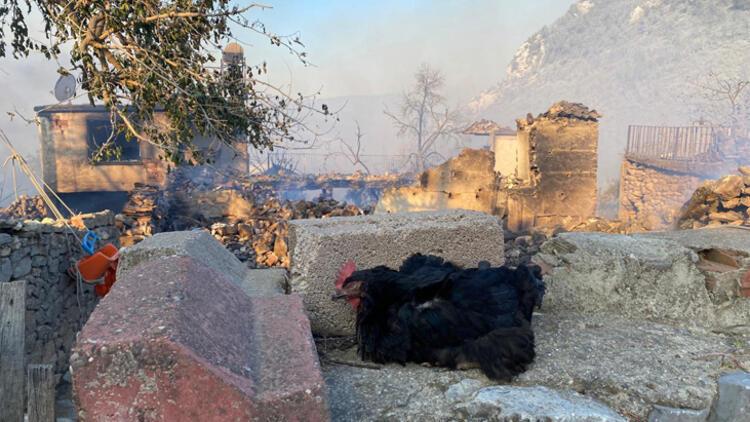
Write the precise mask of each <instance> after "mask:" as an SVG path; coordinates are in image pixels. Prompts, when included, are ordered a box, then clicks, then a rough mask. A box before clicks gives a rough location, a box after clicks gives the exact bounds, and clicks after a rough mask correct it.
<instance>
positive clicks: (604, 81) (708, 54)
mask: <svg viewBox="0 0 750 422" xmlns="http://www.w3.org/2000/svg"><path fill="white" fill-rule="evenodd" d="M749 63H750V0H579V1H578V2H577V3H575V4H573V5H572V6H571V8H570V10H569V11H568V13H567V14H565V15H564V16H563V17H561V18H560V19H558V20H557V21H556V22H555V23H553V24H552V25H550V26H549V27H545V28H542V29H541V30H540V31H539V32H537V33H536V34H534V35H532V36H531V37H530V38H529V40H528V41H526V42H525V43H524V44H523V45H521V47H520V48H519V49H518V52H517V53H516V55H515V57H514V59H513V61H512V62H511V63H510V65H509V66H508V69H507V74H506V75H505V78H504V79H503V80H502V82H500V83H499V84H498V85H497V86H496V87H494V88H492V89H489V90H487V91H485V92H484V93H482V94H480V95H479V96H477V97H476V98H475V99H474V101H472V102H471V104H470V107H471V109H472V110H473V111H474V112H475V113H476V114H477V115H478V116H480V117H487V118H491V119H494V120H497V121H500V122H502V123H504V124H512V122H513V120H514V119H516V118H519V117H522V116H525V115H526V113H527V112H532V113H534V114H536V113H539V112H541V111H543V110H546V109H547V108H548V107H549V106H550V104H552V103H554V102H555V101H558V100H561V99H565V100H569V101H576V102H583V103H585V104H586V105H588V106H590V107H593V108H596V109H597V110H598V111H599V112H601V113H602V114H603V115H604V118H603V119H602V120H601V122H602V127H601V138H600V151H601V153H600V156H601V158H600V179H601V178H606V179H609V178H612V177H615V176H616V175H617V173H618V168H619V161H620V155H621V152H622V151H623V148H624V145H625V141H626V136H627V126H628V125H630V124H655V125H656V124H658V125H662V124H675V125H679V124H689V123H691V122H693V121H695V120H696V119H698V118H700V117H701V112H700V111H696V109H700V108H701V106H700V104H701V100H700V99H699V98H698V97H699V95H698V94H699V92H700V90H699V88H697V87H696V81H699V80H701V79H702V78H705V77H706V76H707V75H708V74H709V73H710V72H712V71H713V72H715V73H718V74H722V75H727V76H733V77H745V78H749V79H750V68H749V67H748V64H749ZM499 76H500V75H499ZM499 79H501V78H499ZM704 117H705V116H704Z"/></svg>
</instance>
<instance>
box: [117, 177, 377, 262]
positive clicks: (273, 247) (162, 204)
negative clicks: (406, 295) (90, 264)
mask: <svg viewBox="0 0 750 422" xmlns="http://www.w3.org/2000/svg"><path fill="white" fill-rule="evenodd" d="M365 213H366V211H365V210H362V209H360V208H358V207H356V206H353V205H347V204H346V203H339V202H337V201H335V200H332V199H325V200H323V199H319V200H316V201H287V202H283V201H280V200H279V199H278V198H277V197H276V193H275V191H274V189H273V187H272V186H270V185H269V184H266V183H263V182H260V183H256V182H253V181H252V180H242V179H236V178H233V179H228V180H226V181H219V182H217V181H216V180H215V179H214V178H212V177H211V175H210V174H206V175H203V174H195V173H193V174H186V173H182V172H176V173H174V174H173V175H171V176H170V181H169V188H168V189H167V190H160V189H159V188H158V187H156V186H149V185H138V186H136V188H135V189H134V190H133V191H132V192H131V193H130V196H129V201H128V203H127V204H126V205H125V207H124V209H123V213H122V214H119V215H118V216H117V224H118V227H120V229H121V231H122V238H121V239H120V242H121V243H122V244H123V245H124V246H128V245H132V244H135V243H138V242H140V241H141V240H143V239H145V238H146V237H148V236H151V235H153V234H155V233H159V232H164V231H177V230H191V229H197V228H203V229H208V230H209V231H210V232H211V234H212V235H213V236H214V237H215V238H216V239H217V240H219V242H221V243H222V244H223V245H224V246H225V247H226V248H227V249H228V250H229V251H230V252H232V253H233V254H234V255H235V256H237V258H238V259H239V260H240V261H243V262H246V263H247V265H248V266H249V267H251V268H265V267H288V266H289V256H288V253H287V221H288V220H292V219H306V218H327V217H337V216H354V215H362V214H365Z"/></svg>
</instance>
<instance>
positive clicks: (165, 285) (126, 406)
mask: <svg viewBox="0 0 750 422" xmlns="http://www.w3.org/2000/svg"><path fill="white" fill-rule="evenodd" d="M71 367H72V378H73V391H74V400H75V402H76V404H77V406H78V409H79V411H80V412H81V413H80V414H79V416H80V419H84V420H90V421H131V420H143V421H157V420H201V421H225V420H259V421H265V420H290V421H292V420H311V421H324V420H327V419H328V410H327V404H326V392H325V385H324V383H323V379H322V376H321V373H320V367H319V364H318V360H317V355H316V353H315V346H314V343H313V341H312V337H311V335H310V327H309V323H308V320H307V318H306V316H305V314H304V309H303V306H302V300H301V298H299V297H297V296H293V295H292V296H285V295H275V296H266V297H263V296H255V297H251V296H248V295H246V294H243V293H242V290H241V289H240V288H239V287H238V286H237V285H236V284H235V283H233V282H231V281H230V280H229V279H228V278H226V277H225V276H224V275H223V274H222V273H219V272H216V271H214V270H212V269H211V268H210V267H209V266H206V265H205V264H204V262H202V261H201V260H196V259H192V258H188V257H180V256H176V257H165V258H162V259H157V260H152V261H150V262H142V263H140V264H139V265H137V266H135V267H132V268H131V269H129V270H128V271H126V272H125V273H124V275H123V277H122V278H121V279H120V280H118V282H117V283H116V284H115V286H114V288H113V290H112V291H111V292H110V293H109V294H108V295H107V296H106V297H105V298H104V299H103V300H102V301H101V302H100V303H99V305H98V306H97V308H96V310H95V311H94V313H93V314H92V315H91V318H90V319H89V321H88V322H87V324H86V326H85V327H84V329H83V330H82V332H81V333H80V336H79V339H78V341H77V343H76V345H75V347H74V349H73V356H72V358H71Z"/></svg>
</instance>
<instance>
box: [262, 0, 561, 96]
mask: <svg viewBox="0 0 750 422" xmlns="http://www.w3.org/2000/svg"><path fill="white" fill-rule="evenodd" d="M572 3H573V1H572V0H439V1H438V0H381V1H363V0H358V1H351V0H313V1H304V2H291V1H286V2H274V3H273V7H274V8H273V9H272V10H267V11H264V12H261V13H258V16H259V17H261V18H262V20H263V21H264V22H266V23H267V24H268V26H269V27H270V28H273V29H274V30H275V31H277V32H278V33H282V34H288V33H294V32H295V31H299V32H300V36H301V38H302V40H303V42H304V43H305V45H306V47H307V52H308V53H309V56H310V60H311V62H312V63H314V67H307V68H303V67H301V66H298V65H297V63H295V60H294V59H293V58H292V57H291V56H288V55H285V54H279V52H276V54H273V57H275V58H280V60H269V63H270V64H272V67H271V72H272V73H274V75H277V76H278V77H279V78H281V79H279V80H280V81H284V82H288V81H289V79H290V73H291V78H292V79H293V81H294V83H295V85H296V86H298V87H299V88H300V89H302V90H304V91H308V92H309V91H315V90H317V89H318V88H321V87H322V90H323V96H325V97H336V96H347V95H379V94H391V93H398V92H401V91H402V90H403V89H404V87H405V85H406V84H408V83H409V82H410V80H411V77H412V74H413V73H414V71H415V70H416V69H417V67H418V66H419V64H420V63H422V62H426V63H429V64H431V65H433V66H435V67H437V68H439V69H441V70H442V71H443V72H444V73H445V76H446V85H447V89H448V90H449V96H450V97H451V98H453V99H454V100H455V101H459V100H460V101H463V100H466V99H468V98H471V97H473V96H474V95H476V94H477V93H478V92H480V91H482V90H484V89H487V88H488V87H490V86H492V85H494V84H495V83H497V82H499V81H500V80H501V79H502V78H503V77H504V74H505V68H506V66H507V65H508V62H509V61H510V60H511V58H512V57H513V54H514V53H515V50H516V49H517V48H518V46H519V45H520V44H521V43H522V42H523V41H525V40H526V39H527V38H528V37H529V36H530V35H531V34H533V33H534V32H536V31H537V30H539V29H541V28H542V27H543V26H544V25H547V24H550V23H552V22H553V21H554V20H555V19H557V18H558V17H560V16H562V15H563V14H564V12H565V11H567V9H568V8H569V7H570V5H571V4H572ZM263 50H266V49H265V48H264V49H263ZM265 56H266V57H270V56H271V54H266V55H265ZM248 60H250V61H252V60H253V52H252V51H251V52H248Z"/></svg>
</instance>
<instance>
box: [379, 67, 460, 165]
mask: <svg viewBox="0 0 750 422" xmlns="http://www.w3.org/2000/svg"><path fill="white" fill-rule="evenodd" d="M414 78H415V84H414V86H413V87H412V89H411V91H408V92H405V93H404V94H403V97H402V99H401V108H400V110H399V113H393V112H391V111H389V110H387V109H386V110H384V113H385V114H386V115H387V116H388V117H390V118H391V119H393V122H394V124H395V125H396V127H397V128H398V133H399V135H401V136H407V137H409V138H412V139H413V140H414V150H413V152H411V153H410V158H411V159H412V160H413V162H414V166H415V170H416V171H417V172H422V171H424V170H425V168H427V166H428V165H429V164H430V163H431V162H432V160H434V159H435V158H440V157H441V155H440V153H439V152H438V151H437V148H436V147H437V141H438V140H441V139H446V138H454V137H456V136H457V133H458V132H457V131H458V130H459V115H458V112H457V111H456V110H451V109H449V108H448V106H447V105H446V104H445V98H444V97H443V96H442V95H441V94H440V90H441V89H442V88H443V85H444V83H445V81H444V79H443V75H442V74H441V73H440V71H438V70H435V69H432V68H430V67H429V66H428V65H426V64H423V65H422V66H421V67H420V68H419V70H418V71H417V73H416V74H415V75H414Z"/></svg>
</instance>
